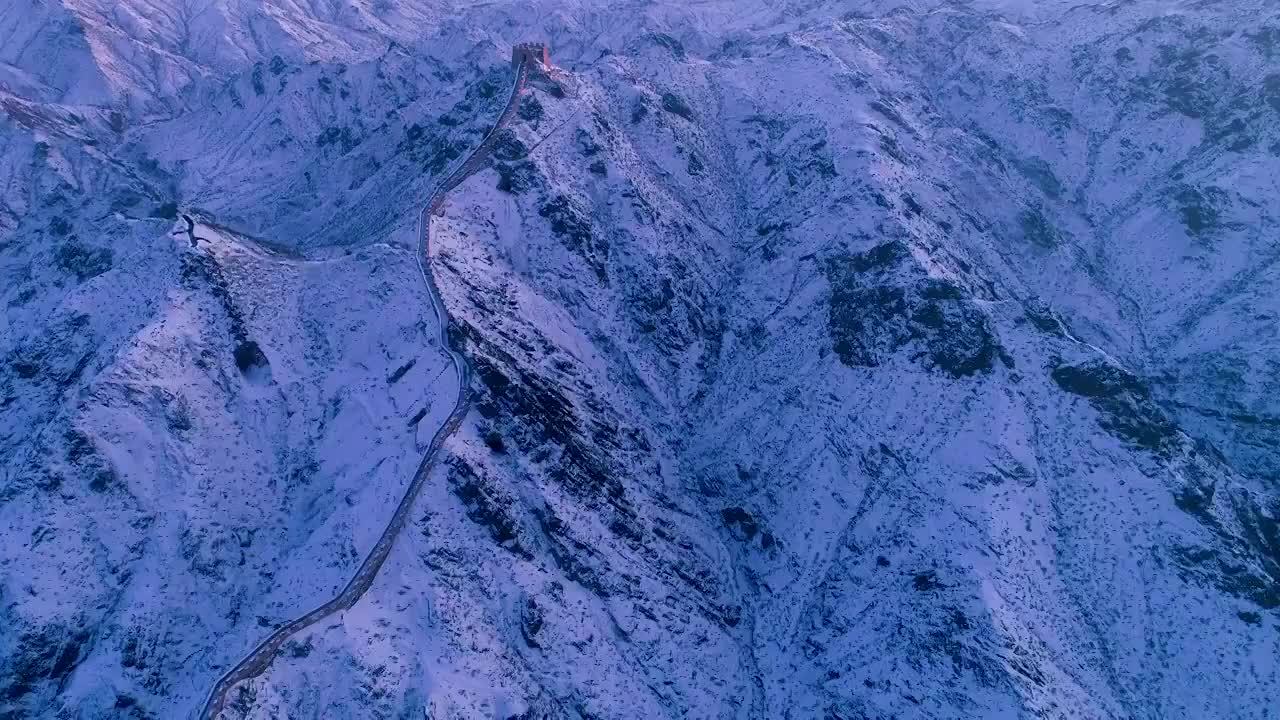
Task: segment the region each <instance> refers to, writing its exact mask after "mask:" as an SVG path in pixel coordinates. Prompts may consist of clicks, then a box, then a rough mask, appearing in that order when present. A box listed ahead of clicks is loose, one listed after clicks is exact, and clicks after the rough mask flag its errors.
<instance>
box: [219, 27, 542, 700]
mask: <svg viewBox="0 0 1280 720" xmlns="http://www.w3.org/2000/svg"><path fill="white" fill-rule="evenodd" d="M550 67H551V65H550V53H549V51H548V48H547V46H546V45H545V44H542V43H520V44H518V45H516V46H514V47H513V48H512V49H511V69H512V74H513V78H512V83H511V93H510V95H509V96H508V98H507V103H506V105H505V106H504V107H503V110H502V113H501V114H500V115H499V116H498V120H497V122H495V123H494V125H493V127H492V128H491V129H490V130H489V132H487V133H485V136H484V138H482V139H481V141H480V143H479V144H478V145H477V146H476V148H475V149H474V150H472V151H471V153H470V154H469V155H467V156H466V157H465V158H463V159H462V161H461V162H460V163H459V164H458V165H457V167H455V168H454V169H453V170H452V171H451V172H450V173H448V174H447V175H445V177H444V179H443V180H442V181H440V183H439V184H438V185H436V188H435V190H434V191H432V193H431V196H430V197H429V199H428V200H427V204H426V206H425V207H424V208H423V209H422V212H421V213H420V214H419V217H418V247H417V252H416V253H415V255H416V256H417V260H418V269H419V271H420V272H421V274H422V280H423V282H424V283H425V285H426V288H427V293H428V295H430V297H431V307H432V310H433V311H434V313H435V316H436V325H437V327H438V329H439V332H440V337H439V340H438V341H439V343H440V347H441V348H442V349H443V350H444V351H445V352H446V353H447V354H448V355H449V360H450V362H451V363H452V364H453V367H454V371H455V372H456V374H457V382H458V397H457V399H456V400H455V401H454V406H453V410H452V411H451V412H450V413H449V416H448V418H446V419H445V421H444V423H443V424H442V425H441V426H440V428H439V429H438V430H436V433H435V435H433V436H432V438H431V443H430V444H429V445H428V446H427V450H426V452H425V453H424V454H423V456H422V461H421V462H420V463H419V464H418V469H417V471H416V472H415V473H414V475H413V479H412V480H411V481H410V482H409V487H408V488H406V489H405V492H404V495H403V496H402V497H401V499H400V502H399V503H398V504H397V505H396V509H395V512H394V513H392V516H391V519H390V521H388V523H387V526H386V528H384V529H383V531H382V534H381V535H380V536H379V538H378V542H377V543H376V544H374V546H373V548H372V549H371V550H370V551H369V554H368V555H367V556H366V557H365V559H364V562H362V563H361V564H360V569H359V570H358V571H357V572H356V574H355V576H354V577H352V578H351V581H350V582H348V583H347V585H346V587H344V588H343V589H342V592H340V593H338V595H336V596H335V597H333V598H332V599H330V600H329V601H328V602H326V603H324V604H323V605H321V606H319V607H317V608H316V609H314V610H312V611H311V612H309V613H307V614H305V615H303V616H301V617H299V618H296V619H294V620H292V621H290V622H288V623H286V624H284V625H282V626H280V627H278V628H276V630H275V631H274V632H272V633H271V634H270V635H268V636H267V637H266V639H264V640H263V641H262V642H260V643H259V644H258V645H257V646H256V647H255V648H254V649H253V651H251V652H250V653H249V654H248V655H247V656H245V658H244V659H243V660H241V661H240V662H239V663H237V664H236V665H235V666H234V667H232V668H231V669H230V670H228V671H227V672H226V673H224V674H223V675H222V677H221V678H219V679H218V682H217V683H215V684H214V686H213V689H212V690H211V691H210V692H209V696H208V698H207V699H206V701H205V703H204V706H203V708H202V710H201V713H200V715H199V718H201V720H215V719H216V718H217V717H218V716H219V715H220V714H221V713H222V710H223V708H224V707H225V706H226V703H227V695H228V694H229V693H230V692H231V690H232V689H233V688H234V687H235V686H236V685H239V684H240V683H242V682H244V681H246V680H250V679H252V678H255V677H258V676H259V675H261V674H262V673H264V672H266V670H267V668H268V667H270V666H271V662H272V661H273V660H274V659H275V656H276V653H277V652H279V651H280V648H281V647H283V646H284V643H285V642H286V641H287V640H289V638H291V637H293V636H294V635H296V634H298V633H299V632H302V631H303V630H305V629H307V628H308V627H310V626H312V625H314V624H316V623H318V622H320V621H321V620H324V619H325V618H327V617H329V616H331V615H333V614H334V613H337V612H341V611H343V610H346V609H348V608H350V607H351V606H353V605H355V603H356V602H357V601H359V600H360V598H361V597H363V596H364V594H365V592H367V591H368V590H369V588H370V587H371V586H372V585H373V581H374V579H375V578H376V577H377V575H378V571H380V570H381V569H382V565H383V563H385V562H386V560H387V557H388V556H389V555H390V553H391V548H392V547H393V546H394V545H395V541H396V538H397V537H399V535H400V532H401V530H403V529H404V526H405V523H406V521H407V519H408V517H409V512H410V510H412V509H413V504H414V502H415V501H416V500H417V498H418V495H419V494H421V492H422V488H423V486H424V485H425V484H426V481H427V478H428V476H430V474H431V470H432V469H433V468H434V466H435V461H436V456H437V455H438V454H439V451H440V448H441V446H443V444H444V442H445V440H447V439H448V438H449V437H450V436H451V435H453V433H454V432H456V431H457V430H458V428H459V427H460V426H461V425H462V421H463V419H464V418H465V417H466V415H467V413H468V412H469V411H470V409H471V398H470V392H469V388H470V381H471V368H470V366H469V365H468V364H467V361H466V358H465V357H464V356H463V355H462V353H461V352H459V351H458V349H457V348H455V347H453V346H452V345H451V344H450V341H449V331H448V329H449V323H450V320H449V314H448V311H447V309H446V308H445V306H444V300H443V298H442V297H441V295H440V290H439V287H438V286H437V285H436V281H435V275H434V274H433V273H432V272H431V236H430V230H431V217H432V216H434V215H442V214H443V212H444V209H443V208H444V201H445V199H446V198H447V196H448V193H449V192H450V191H451V190H453V189H454V188H456V187H457V186H458V185H460V184H461V183H462V182H463V181H465V180H466V179H467V178H468V177H470V176H471V175H472V174H474V173H475V172H477V171H479V170H480V169H481V168H483V167H484V165H485V162H486V161H487V160H488V156H489V152H490V151H491V150H492V149H493V146H494V144H495V143H496V138H497V133H498V131H499V130H501V129H502V128H504V127H506V126H507V125H508V124H509V123H510V122H511V119H512V118H513V117H515V114H516V111H517V109H518V108H519V106H520V97H521V95H522V94H523V92H524V88H525V83H526V82H527V80H528V78H529V72H530V71H531V70H536V71H539V72H546V71H547V70H549V69H550Z"/></svg>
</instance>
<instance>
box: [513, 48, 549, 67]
mask: <svg viewBox="0 0 1280 720" xmlns="http://www.w3.org/2000/svg"><path fill="white" fill-rule="evenodd" d="M526 60H528V61H531V62H537V63H539V64H540V65H542V66H543V67H549V66H550V65H551V51H550V49H548V48H547V44H546V43H537V42H528V43H519V44H518V45H515V46H513V47H512V48H511V67H512V69H515V68H517V67H519V66H520V63H521V62H524V61H526Z"/></svg>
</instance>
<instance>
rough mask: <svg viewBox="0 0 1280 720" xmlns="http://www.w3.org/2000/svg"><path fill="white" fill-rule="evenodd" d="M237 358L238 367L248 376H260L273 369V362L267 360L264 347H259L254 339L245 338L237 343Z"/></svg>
mask: <svg viewBox="0 0 1280 720" xmlns="http://www.w3.org/2000/svg"><path fill="white" fill-rule="evenodd" d="M235 360H236V369H238V370H239V371H240V373H241V374H242V375H244V376H245V377H247V378H259V377H261V376H262V374H263V373H265V372H267V371H269V370H270V369H271V363H270V362H269V361H268V360H267V356H266V354H264V353H263V352H262V348H260V347H258V343H256V342H254V341H252V340H245V341H243V342H241V343H239V344H237V345H236V349H235Z"/></svg>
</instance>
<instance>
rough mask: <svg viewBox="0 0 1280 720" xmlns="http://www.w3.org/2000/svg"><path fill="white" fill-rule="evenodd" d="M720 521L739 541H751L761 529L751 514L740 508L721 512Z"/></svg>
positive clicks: (729, 508)
mask: <svg viewBox="0 0 1280 720" xmlns="http://www.w3.org/2000/svg"><path fill="white" fill-rule="evenodd" d="M720 519H721V520H723V521H724V524H725V527H727V528H729V531H730V532H732V533H733V535H734V537H736V538H737V539H739V540H744V541H745V540H750V539H751V538H753V537H755V535H756V532H757V531H758V530H759V529H760V527H759V525H757V524H756V519H755V518H754V517H753V516H752V515H751V513H749V512H747V511H746V510H743V509H742V508H740V507H727V508H725V509H724V510H721V511H720Z"/></svg>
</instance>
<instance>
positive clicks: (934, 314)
mask: <svg viewBox="0 0 1280 720" xmlns="http://www.w3.org/2000/svg"><path fill="white" fill-rule="evenodd" d="M909 257H910V253H909V251H908V250H907V248H906V247H905V246H904V245H902V244H901V243H897V242H889V243H885V244H882V245H879V246H877V247H875V248H872V249H871V250H868V251H866V252H863V253H857V254H853V255H842V256H837V257H834V258H832V259H830V260H829V261H828V262H827V266H826V272H827V279H828V281H829V282H830V283H831V298H830V302H829V323H830V332H831V336H832V340H833V342H834V349H835V352H836V355H837V356H838V357H839V358H840V360H841V362H843V363H844V364H845V365H848V366H850V367H877V366H879V365H881V364H883V363H884V362H885V361H886V360H888V358H889V357H890V356H891V355H893V354H894V353H896V352H898V351H899V350H902V349H904V348H913V349H915V350H916V352H913V353H912V357H917V358H922V359H926V360H927V361H928V362H927V363H926V364H927V365H929V366H931V367H935V368H938V369H940V370H942V371H944V372H946V373H947V374H948V375H950V376H951V377H954V378H961V377H966V376H970V375H974V374H976V373H980V372H986V371H988V370H990V369H991V367H992V365H993V363H994V360H995V359H996V357H998V356H999V355H1000V354H1001V350H1000V348H999V345H998V343H997V341H996V339H995V336H994V335H993V333H992V331H991V329H990V327H989V324H988V322H987V319H986V316H985V315H984V314H983V313H982V312H981V311H980V310H979V309H978V307H977V306H976V305H975V304H974V303H973V302H972V300H970V299H969V298H968V297H967V296H966V295H965V294H964V293H963V291H962V290H961V289H960V288H959V286H957V285H955V284H953V283H952V282H950V281H947V280H940V279H936V278H930V277H927V276H926V275H925V273H924V271H923V269H921V268H919V267H918V266H917V265H915V264H914V263H911V262H910V261H909Z"/></svg>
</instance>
